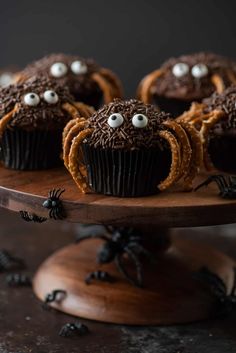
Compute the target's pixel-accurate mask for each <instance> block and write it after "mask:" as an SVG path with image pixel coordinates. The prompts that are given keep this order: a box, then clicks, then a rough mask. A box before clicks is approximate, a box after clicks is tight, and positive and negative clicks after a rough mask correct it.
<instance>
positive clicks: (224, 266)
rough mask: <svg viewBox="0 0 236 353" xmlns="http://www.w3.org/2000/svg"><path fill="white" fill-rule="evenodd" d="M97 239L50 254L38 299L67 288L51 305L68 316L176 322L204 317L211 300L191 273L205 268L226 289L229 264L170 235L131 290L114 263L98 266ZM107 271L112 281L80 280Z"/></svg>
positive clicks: (140, 322)
mask: <svg viewBox="0 0 236 353" xmlns="http://www.w3.org/2000/svg"><path fill="white" fill-rule="evenodd" d="M100 245H101V241H100V240H98V239H90V240H87V241H83V242H81V243H79V244H77V245H70V246H67V247H66V248H64V249H62V250H60V251H58V252H57V253H55V254H53V255H52V256H51V257H50V258H49V259H47V260H46V261H45V262H44V263H43V264H42V265H41V267H40V268H39V270H38V272H37V273H36V275H35V278H34V291H35V293H36V295H37V296H38V297H39V298H40V299H41V300H43V299H44V298H45V296H46V295H47V294H48V293H50V292H51V291H52V290H54V289H64V290H66V291H67V296H66V298H65V299H64V300H63V301H62V302H61V303H57V304H56V303H54V304H52V306H53V307H54V308H56V309H58V310H61V311H63V312H66V313H69V314H71V315H74V316H78V317H83V318H88V319H93V320H99V321H103V322H112V323H119V324H134V325H153V324H176V323H184V322H191V321H196V320H201V319H205V318H208V317H209V316H210V314H211V313H212V310H213V306H214V304H215V298H214V296H212V294H210V292H209V291H208V289H207V287H206V286H204V285H203V284H202V282H201V281H200V280H196V279H195V277H194V276H193V273H194V272H195V271H198V270H199V269H200V268H201V267H203V266H206V267H207V268H208V269H209V270H211V271H212V272H214V273H215V274H217V275H218V276H220V277H221V278H222V279H223V280H224V282H225V284H226V286H227V289H228V291H229V292H230V290H231V288H232V286H233V280H234V273H233V267H234V262H233V261H232V260H231V259H230V258H228V257H227V256H225V255H223V254H221V253H220V252H218V251H216V250H214V249H212V248H210V247H208V246H205V245H204V246H202V245H201V244H199V243H197V242H196V243H193V242H189V241H186V239H185V240H184V241H180V240H179V239H172V243H171V246H170V247H169V248H168V249H167V251H166V252H163V253H159V254H158V255H157V263H156V264H154V265H153V264H147V263H146V264H144V288H136V287H134V286H132V285H131V284H130V283H128V282H127V281H126V280H125V279H124V278H123V277H122V276H121V274H120V273H119V272H118V270H117V268H116V266H115V264H114V263H111V264H108V265H102V266H98V264H97V263H96V252H97V249H98V247H99V246H100ZM97 269H102V270H105V271H108V272H109V273H110V274H111V275H113V276H114V277H115V282H114V283H105V282H98V281H94V282H92V283H91V284H90V285H86V284H85V283H84V278H85V277H86V275H87V274H88V273H89V272H91V271H94V270H97Z"/></svg>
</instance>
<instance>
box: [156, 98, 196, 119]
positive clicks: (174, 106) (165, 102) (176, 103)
mask: <svg viewBox="0 0 236 353" xmlns="http://www.w3.org/2000/svg"><path fill="white" fill-rule="evenodd" d="M153 102H154V103H155V104H156V105H157V106H158V107H159V108H160V110H162V111H164V112H167V113H170V114H171V116H172V117H174V118H176V117H177V116H179V115H181V114H183V112H185V111H186V110H189V108H190V106H191V104H192V101H183V100H181V99H174V98H166V97H163V96H157V95H155V96H153Z"/></svg>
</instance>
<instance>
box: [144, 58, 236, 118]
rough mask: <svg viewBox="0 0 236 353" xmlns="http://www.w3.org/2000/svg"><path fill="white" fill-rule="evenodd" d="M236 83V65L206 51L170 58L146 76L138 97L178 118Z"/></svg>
mask: <svg viewBox="0 0 236 353" xmlns="http://www.w3.org/2000/svg"><path fill="white" fill-rule="evenodd" d="M232 83H236V63H235V62H233V61H232V60H230V59H228V58H225V57H223V56H220V55H216V54H213V53H204V52H202V53H196V54H192V55H183V56H180V57H178V58H171V59H169V60H168V61H167V62H165V63H164V64H163V65H162V66H161V67H160V69H158V70H155V71H153V72H152V73H150V74H149V75H147V76H146V77H144V79H143V80H142V81H141V83H140V85H139V88H138V97H139V98H140V99H141V100H142V101H144V102H145V103H151V102H152V101H153V102H155V103H156V104H157V105H158V106H159V107H160V109H162V110H165V111H167V112H170V113H171V114H172V115H173V116H178V115H180V114H181V113H183V112H184V111H185V110H188V109H189V107H190V105H191V103H192V102H193V101H195V102H200V101H201V100H202V99H204V98H206V97H209V96H210V95H211V94H212V93H213V92H214V91H217V92H218V93H221V92H222V91H223V90H224V89H225V88H227V87H229V86H230V85H231V84H232Z"/></svg>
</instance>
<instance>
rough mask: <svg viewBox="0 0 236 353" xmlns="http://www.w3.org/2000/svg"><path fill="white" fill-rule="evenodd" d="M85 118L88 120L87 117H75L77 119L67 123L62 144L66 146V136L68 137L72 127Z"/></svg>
mask: <svg viewBox="0 0 236 353" xmlns="http://www.w3.org/2000/svg"><path fill="white" fill-rule="evenodd" d="M85 120H86V119H84V118H75V119H72V120H70V121H69V122H68V123H67V124H66V126H65V127H64V130H63V133H62V146H64V143H65V138H66V136H67V134H68V132H69V131H70V129H71V128H72V127H73V126H74V125H76V124H78V123H80V122H82V121H85Z"/></svg>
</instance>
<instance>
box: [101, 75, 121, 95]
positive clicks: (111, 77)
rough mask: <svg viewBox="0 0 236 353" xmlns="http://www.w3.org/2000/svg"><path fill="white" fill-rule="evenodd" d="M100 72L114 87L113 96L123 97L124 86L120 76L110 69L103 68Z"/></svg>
mask: <svg viewBox="0 0 236 353" xmlns="http://www.w3.org/2000/svg"><path fill="white" fill-rule="evenodd" d="M99 73H100V74H101V75H102V76H103V77H104V78H105V79H106V80H107V81H108V82H109V83H110V85H111V86H112V89H113V98H122V97H123V87H122V84H121V81H120V80H119V78H118V77H117V76H116V75H115V74H114V73H113V72H112V71H111V70H109V69H105V68H101V69H100V70H99Z"/></svg>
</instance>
